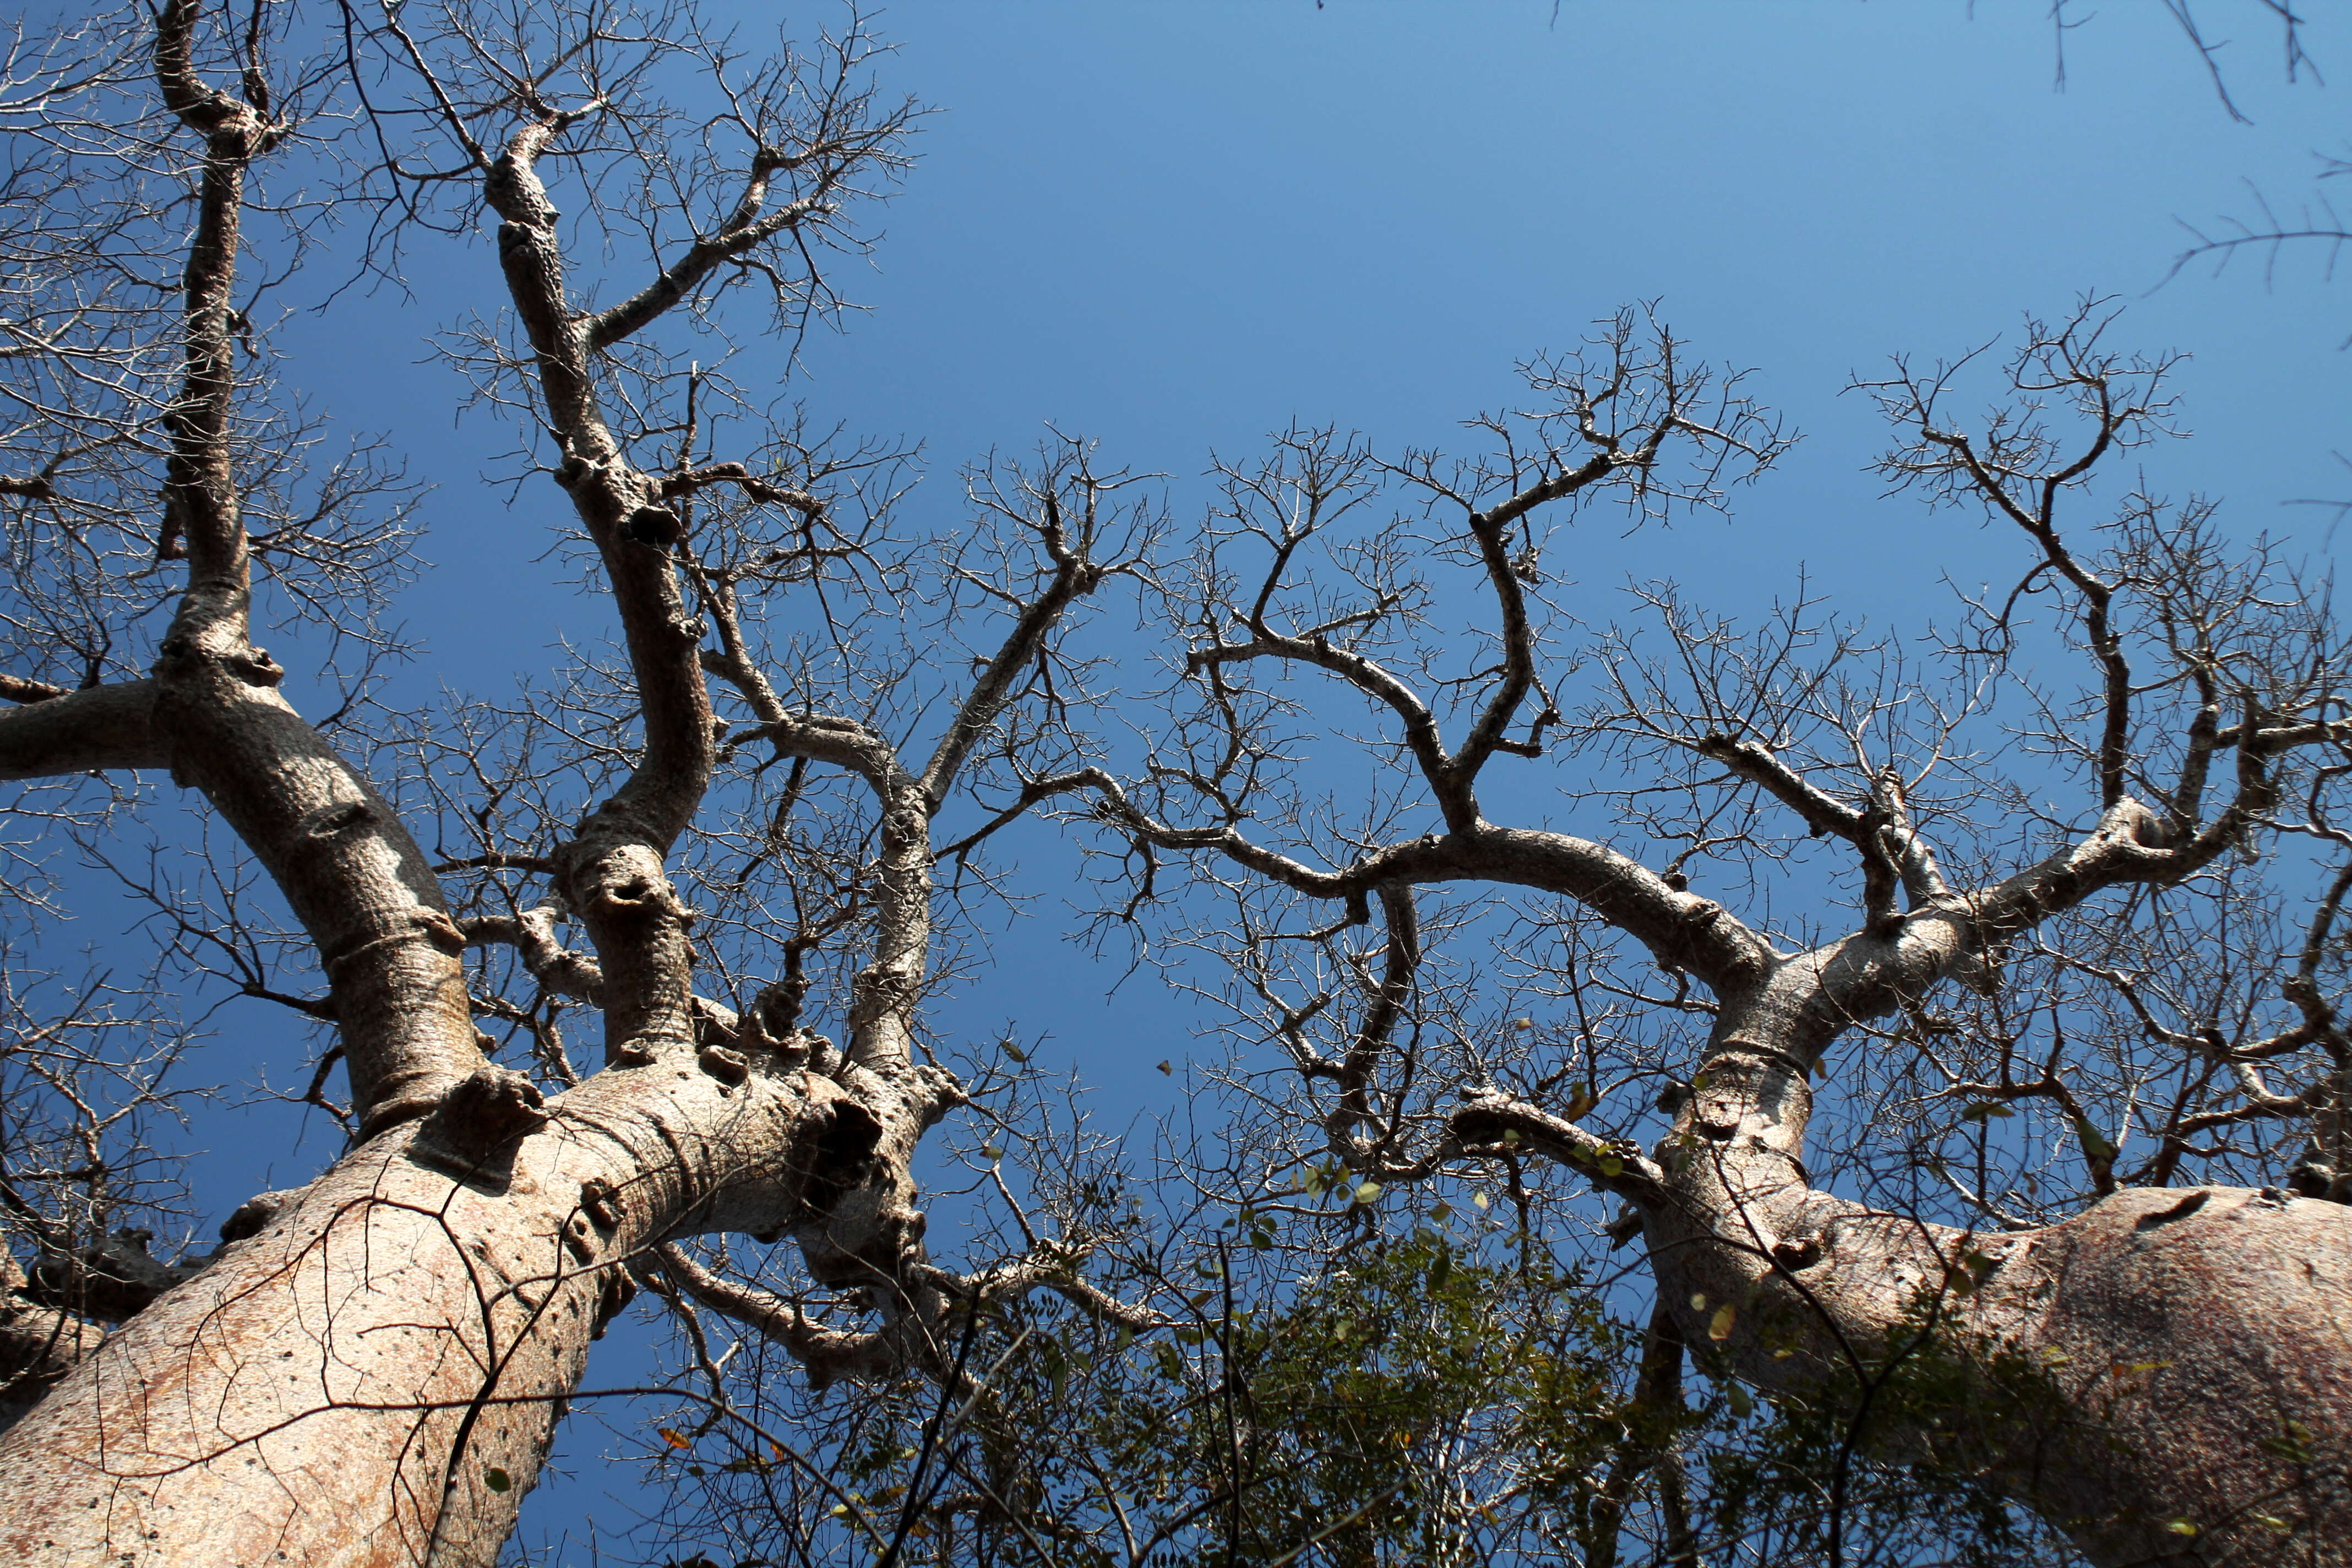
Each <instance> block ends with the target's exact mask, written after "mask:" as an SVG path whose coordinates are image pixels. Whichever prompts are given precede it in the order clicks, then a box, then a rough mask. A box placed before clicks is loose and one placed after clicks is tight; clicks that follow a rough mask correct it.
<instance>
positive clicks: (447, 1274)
mask: <svg viewBox="0 0 2352 1568" xmlns="http://www.w3.org/2000/svg"><path fill="white" fill-rule="evenodd" d="M726 1076H727V1077H733V1076H735V1075H734V1074H732V1073H731V1072H730V1073H728V1074H727V1075H726ZM535 1099H536V1097H535V1095H534V1094H533V1093H532V1092H531V1091H530V1089H529V1087H528V1085H526V1084H524V1083H522V1081H521V1080H520V1079H519V1078H518V1077H516V1076H515V1075H510V1074H503V1073H501V1072H499V1070H498V1069H488V1070H486V1071H485V1072H484V1073H483V1074H480V1075H478V1076H477V1078H476V1079H473V1080H469V1083H468V1084H467V1088H466V1089H461V1090H460V1091H459V1092H458V1094H457V1095H456V1096H453V1098H452V1100H451V1102H450V1104H449V1105H448V1106H446V1107H445V1108H444V1110H442V1111H441V1112H439V1113H436V1116H434V1117H433V1118H431V1119H430V1120H428V1121H425V1123H424V1124H423V1125H422V1126H421V1127H418V1128H409V1129H401V1130H398V1131H394V1132H391V1133H387V1134H385V1135H383V1136H382V1137H380V1138H378V1139H376V1140H375V1141H373V1142H370V1143H368V1144H366V1145H365V1146H363V1147H362V1148H361V1149H359V1150H358V1151H356V1152H353V1153H352V1154H351V1155H350V1156H349V1157H347V1158H346V1159H344V1160H343V1161H342V1162H341V1163H339V1164H338V1165H337V1166H336V1167H335V1168H334V1169H333V1170H332V1171H331V1172H329V1173H327V1174H326V1175H325V1176H323V1177H321V1178H320V1180H319V1181H318V1182H316V1183H314V1184H312V1185H311V1186H310V1188H308V1189H307V1190H305V1191H304V1192H302V1193H301V1194H299V1196H298V1197H296V1198H295V1200H294V1201H293V1202H292V1203H291V1204H290V1205H289V1206H288V1207H287V1208H286V1209H285V1210H283V1211H282V1212H280V1213H279V1214H278V1216H277V1217H276V1218H275V1219H274V1220H273V1221H272V1222H271V1223H270V1224H269V1225H268V1226H267V1227H266V1228H265V1229H263V1230H262V1231H261V1232H260V1233H259V1234H258V1235H256V1236H254V1237H251V1238H250V1239H247V1240H244V1241H241V1242H237V1243H236V1244H233V1245H231V1246H229V1247H226V1248H225V1250H224V1253H223V1255H222V1257H221V1258H220V1260H219V1261H218V1262H217V1263H215V1265H214V1266H213V1267H212V1268H209V1269H208V1270H206V1271H205V1273H203V1274H201V1275H199V1276H198V1277H197V1278H196V1279H194V1280H192V1281H191V1282H189V1283H188V1284H186V1285H184V1286H182V1287H181V1288H179V1289H176V1290H173V1291H172V1292H171V1293H170V1294H168V1295H166V1296H165V1297H163V1299H162V1300H159V1301H157V1302H156V1303H155V1304H154V1305H153V1306H152V1307H150V1308H149V1309H148V1310H146V1311H145V1312H143V1313H142V1314H141V1315H140V1316H139V1317H138V1318H137V1319H135V1320H134V1321H132V1322H131V1325H130V1326H129V1327H128V1328H127V1329H126V1330H125V1331H123V1332H121V1334H119V1335H118V1336H116V1337H115V1338H114V1339H112V1340H111V1341H110V1342H108V1343H107V1345H106V1346H105V1348H104V1349H103V1350H102V1351H101V1352H100V1353H98V1354H97V1355H95V1356H93V1357H91V1358H90V1359H89V1361H88V1362H86V1363H84V1364H83V1365H82V1366H81V1367H80V1368H79V1370H77V1371H76V1372H75V1373H74V1374H73V1375H72V1376H71V1377H70V1378H69V1379H68V1380H67V1381H66V1382H65V1383H64V1384H61V1385H60V1386H59V1387H58V1389H57V1391H56V1392H55V1393H53V1394H50V1395H49V1397H48V1398H47V1399H46V1400H44V1401H43V1402H42V1403H41V1404H40V1405H38V1406H37V1408H35V1410H34V1411H33V1412H32V1413H31V1414H30V1415H27V1416H26V1418H25V1419H24V1420H22V1421H21V1422H19V1423H18V1424H17V1425H16V1427H15V1428H14V1429H13V1430H12V1431H10V1432H9V1433H8V1434H7V1435H6V1436H5V1439H0V1561H5V1562H8V1563H27V1564H55V1565H57V1568H67V1565H68V1564H71V1565H75V1568H82V1565H86V1564H89V1563H99V1562H101V1561H103V1562H105V1563H110V1564H121V1565H122V1568H138V1565H147V1564H158V1565H160V1564H165V1563H170V1564H187V1565H194V1564H199V1563H201V1564H205V1565H206V1568H215V1565H217V1568H232V1565H252V1568H259V1565H260V1564H263V1563H301V1564H304V1565H305V1568H329V1565H334V1568H343V1565H347V1564H348V1565H352V1568H358V1565H362V1564H366V1565H378V1564H382V1565H385V1568H390V1565H393V1564H412V1563H435V1564H450V1565H468V1568H471V1565H483V1568H487V1565H488V1564H489V1563H493V1562H494V1561H495V1560H496V1558H497V1555H498V1552H499V1547H500V1545H501V1544H502V1543H503V1542H504V1541H505V1540H506V1538H507V1535H508V1533H509V1531H510V1530H511V1529H512V1527H513V1523H514V1518H515V1512H516V1509H517V1507H518V1506H519V1504H520V1501H521V1499H522V1496H523V1494H524V1493H525V1492H526V1491H527V1490H529V1489H530V1486H531V1484H532V1482H533V1480H534V1479H536V1477H537V1475H538V1473H539V1468H540V1465H541V1461H542V1459H543V1458H544V1457H545V1455H546V1452H547V1448H548V1442H549V1437H550V1434H551V1431H552V1429H553V1427H554V1425H555V1423H556V1421H557V1420H558V1419H559V1418H560V1417H561V1415H562V1412H563V1409H564V1405H565V1402H566V1400H567V1399H568V1398H569V1397H570V1396H571V1395H572V1394H573V1393H574V1392H575V1391H576V1390H577V1389H578V1387H579V1384H580V1378H581V1374H582V1371H583V1366H584V1364H585V1361H586V1356H587V1350H588V1344H589V1342H590V1340H591V1339H593V1337H594V1336H595V1335H596V1333H597V1332H598V1331H600V1330H601V1328H602V1326H603V1322H604V1319H605V1318H606V1317H607V1316H609V1314H610V1312H611V1311H612V1310H615V1308H616V1307H617V1305H618V1303H619V1301H620V1300H625V1289H626V1285H625V1278H626V1277H625V1274H624V1272H623V1270H622V1264H623V1262H624V1260H625V1259H628V1258H632V1257H634V1256H635V1255H637V1254H638V1253H640V1252H642V1251H643V1250H644V1249H645V1248H646V1247H649V1246H651V1245H653V1244H654V1243H656V1242H659V1241H662V1240H664V1239H667V1238H668V1237H674V1236H678V1235H683V1234H689V1233H694V1232H699V1231H707V1230H713V1229H730V1230H753V1231H761V1232H769V1231H775V1230H780V1229H796V1230H797V1229H805V1228H808V1227H811V1226H814V1227H816V1228H818V1229H820V1230H829V1229H832V1228H835V1224H834V1222H830V1221H828V1220H827V1219H826V1218H825V1217H824V1213H822V1212H821V1211H830V1210H831V1209H832V1208H834V1207H835V1205H837V1204H838V1203H839V1200H840V1199H841V1197H842V1196H843V1194H844V1193H845V1190H848V1191H850V1192H853V1193H854V1192H855V1191H856V1190H857V1189H860V1188H861V1187H862V1186H863V1185H864V1184H865V1183H866V1181H867V1180H868V1179H869V1178H871V1177H873V1176H875V1175H876V1174H877V1173H876V1171H875V1169H874V1167H875V1166H876V1165H877V1164H878V1163H879V1162H877V1161H873V1160H870V1159H869V1158H868V1155H869V1153H870V1152H872V1151H874V1149H875V1148H876V1145H877V1140H878V1139H880V1138H881V1137H882V1134H883V1132H884V1131H885V1127H884V1121H895V1120H898V1115H897V1114H896V1113H895V1112H906V1113H908V1114H911V1115H913V1116H915V1117H916V1118H917V1119H918V1120H919V1118H920V1116H921V1115H922V1114H924V1111H923V1109H922V1107H921V1106H919V1104H916V1103H915V1102H914V1101H912V1100H903V1101H902V1102H901V1103H900V1104H899V1105H898V1106H897V1107H896V1108H895V1111H894V1113H893V1114H891V1115H888V1116H886V1117H885V1118H882V1119H878V1120H877V1117H876V1116H875V1115H874V1114H873V1113H872V1112H871V1111H869V1110H866V1109H865V1108H863V1107H861V1106H860V1105H859V1104H858V1103H856V1102H855V1101H853V1100H851V1099H850V1097H849V1095H848V1094H847V1092H846V1091H845V1090H844V1089H841V1088H840V1087H839V1086H838V1085H836V1084H835V1083H834V1082H833V1081H832V1080H830V1079H824V1078H819V1077H816V1076H814V1075H811V1074H805V1073H803V1072H800V1071H797V1070H793V1071H782V1072H775V1073H769V1072H761V1071H754V1072H752V1073H751V1076H750V1077H749V1078H748V1079H742V1080H740V1081H739V1082H735V1083H732V1084H730V1083H729V1082H727V1081H724V1079H722V1078H720V1077H714V1076H712V1075H711V1074H710V1073H709V1072H708V1071H700V1070H696V1069H695V1068H694V1067H693V1066H692V1065H690V1064H689V1065H686V1066H682V1067H681V1066H678V1065H676V1064H671V1065H666V1066H661V1067H649V1068H638V1069H635V1070H630V1071H619V1072H607V1073H604V1074H601V1075H599V1076H598V1077H597V1078H595V1079H592V1080H590V1081H589V1082H588V1083H586V1084H584V1085H583V1086H582V1087H581V1088H580V1089H575V1090H573V1091H572V1092H571V1093H569V1094H566V1095H564V1096H563V1097H562V1098H561V1099H560V1100H555V1101H552V1102H550V1103H549V1104H548V1105H547V1106H546V1107H545V1108H544V1110H541V1109H539V1108H538V1107H537V1106H536V1105H535V1103H534V1101H535ZM886 1185H895V1184H890V1183H887V1182H886ZM813 1204H814V1205H815V1206H814V1207H813V1206H812V1205H813Z"/></svg>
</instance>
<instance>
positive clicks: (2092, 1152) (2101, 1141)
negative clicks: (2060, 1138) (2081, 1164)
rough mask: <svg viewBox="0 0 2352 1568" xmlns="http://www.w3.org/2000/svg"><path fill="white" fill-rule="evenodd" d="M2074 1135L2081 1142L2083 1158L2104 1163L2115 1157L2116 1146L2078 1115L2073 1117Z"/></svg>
mask: <svg viewBox="0 0 2352 1568" xmlns="http://www.w3.org/2000/svg"><path fill="white" fill-rule="evenodd" d="M2074 1136H2075V1137H2077V1138H2079V1139H2081V1140H2082V1142H2083V1154H2084V1158H2085V1159H2090V1160H2096V1161H2098V1162H2099V1163H2102V1164H2104V1163H2106V1162H2107V1161H2109V1160H2112V1159H2114V1158H2115V1157H2116V1146H2115V1145H2114V1144H2113V1143H2110V1142H2107V1140H2106V1136H2105V1134H2104V1133H2102V1132H2101V1131H2099V1130H2098V1129H2097V1128H2095V1127H2094V1126H2092V1125H2091V1123H2090V1121H2088V1120H2087V1119H2085V1118H2083V1117H2079V1116H2078V1117H2076V1118H2075V1119H2074Z"/></svg>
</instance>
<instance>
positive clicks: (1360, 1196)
mask: <svg viewBox="0 0 2352 1568" xmlns="http://www.w3.org/2000/svg"><path fill="white" fill-rule="evenodd" d="M1380 1195H1381V1184H1379V1183H1378V1182H1366V1183H1364V1184H1361V1185H1360V1186H1359V1187H1357V1189H1356V1201H1357V1202H1358V1203H1360V1204H1368V1203H1370V1202H1371V1201H1372V1200H1373V1199H1374V1198H1376V1197H1379V1196H1380Z"/></svg>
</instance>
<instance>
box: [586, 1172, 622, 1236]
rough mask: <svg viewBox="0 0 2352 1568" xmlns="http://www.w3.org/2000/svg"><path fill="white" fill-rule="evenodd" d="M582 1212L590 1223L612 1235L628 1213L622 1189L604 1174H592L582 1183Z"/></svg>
mask: <svg viewBox="0 0 2352 1568" xmlns="http://www.w3.org/2000/svg"><path fill="white" fill-rule="evenodd" d="M580 1212H581V1213H582V1214H584V1215H587V1216H588V1223H589V1224H591V1225H593V1226H595V1227H596V1228H597V1229H598V1230H601V1231H603V1232H604V1233H605V1234H606V1235H608V1236H609V1235H611V1234H612V1233H613V1232H614V1231H615V1230H617V1229H619V1228H620V1225H621V1220H622V1217H623V1215H625V1213H626V1210H625V1209H624V1207H623V1206H622V1203H621V1189H620V1188H619V1187H617V1186H615V1185H614V1184H613V1183H611V1182H608V1181H606V1180H605V1179H604V1177H602V1176H591V1177H589V1178H588V1179H587V1180H586V1181H584V1182H583V1183H581V1184H580Z"/></svg>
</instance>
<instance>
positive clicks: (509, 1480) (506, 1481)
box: [482, 1465, 514, 1492]
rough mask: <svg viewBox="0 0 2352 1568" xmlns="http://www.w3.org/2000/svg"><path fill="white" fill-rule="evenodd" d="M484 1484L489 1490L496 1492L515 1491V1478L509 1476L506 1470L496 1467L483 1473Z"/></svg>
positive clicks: (493, 1466)
mask: <svg viewBox="0 0 2352 1568" xmlns="http://www.w3.org/2000/svg"><path fill="white" fill-rule="evenodd" d="M482 1484H483V1485H484V1486H486V1487H488V1488H489V1489H491V1490H492V1491H494V1492H505V1491H512V1490H513V1489H514V1478H513V1477H512V1476H510V1475H509V1474H507V1473H506V1472H505V1471H504V1470H502V1469H500V1468H498V1467H497V1466H496V1465H492V1466H491V1467H490V1468H488V1469H487V1470H484V1471H483V1472H482Z"/></svg>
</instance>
